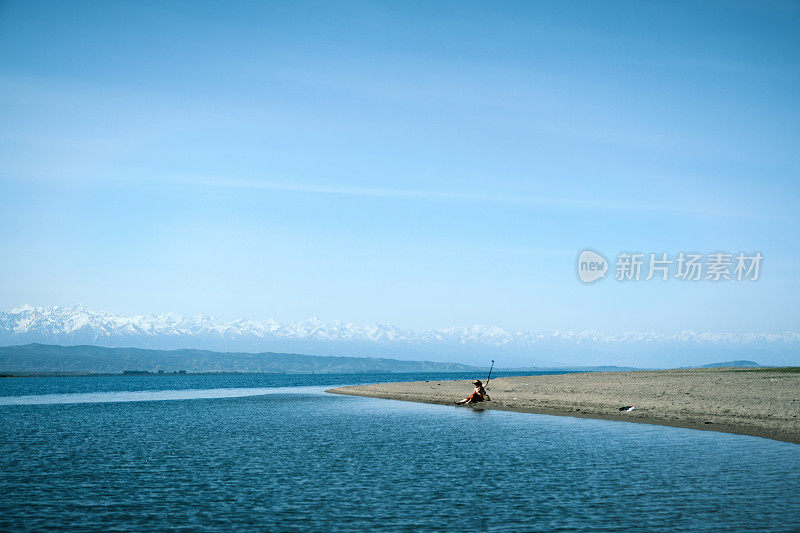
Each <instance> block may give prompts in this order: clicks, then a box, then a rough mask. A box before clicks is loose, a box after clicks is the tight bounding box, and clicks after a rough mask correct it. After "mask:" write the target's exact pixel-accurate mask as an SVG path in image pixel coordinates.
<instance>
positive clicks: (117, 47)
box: [0, 1, 800, 333]
mask: <svg viewBox="0 0 800 533" xmlns="http://www.w3.org/2000/svg"><path fill="white" fill-rule="evenodd" d="M798 94H800V6H798V4H796V3H791V2H785V3H784V2H758V3H750V4H745V3H733V2H726V3H703V4H702V5H696V3H693V2H686V3H669V4H668V5H664V4H662V3H656V2H652V3H649V2H629V3H614V4H610V3H607V4H606V3H604V4H600V3H581V2H578V3H571V4H569V5H568V6H565V5H563V3H560V2H550V3H533V2H519V3H515V2H497V3H495V2H492V3H468V2H459V3H455V2H453V3H450V2H363V3H361V2H339V3H335V2H318V3H314V2H311V3H304V2H229V3H228V2H226V3H212V2H185V3H183V2H129V3H125V2H113V3H112V2H105V3H104V2H91V3H89V2H87V3H73V2H14V1H11V2H9V1H6V2H2V3H0V229H2V231H1V232H0V256H2V260H0V308H2V309H5V310H8V309H10V308H11V307H13V306H16V305H20V304H23V303H30V304H34V305H52V304H59V305H72V304H74V303H78V302H80V303H83V304H85V305H86V306H88V307H90V308H94V309H104V310H109V311H115V312H119V313H143V312H170V311H171V312H177V313H181V314H197V313H209V314H213V315H215V316H218V317H220V318H223V319H234V318H237V317H240V316H245V317H249V318H254V319H264V318H267V317H275V318H276V319H279V320H294V319H305V318H308V317H310V316H318V317H320V318H321V319H323V320H345V321H351V320H352V321H359V322H374V321H387V322H391V323H394V324H397V325H399V326H405V327H412V328H427V327H447V326H452V325H468V324H475V323H483V324H496V325H500V326H504V327H507V328H514V329H543V330H553V329H558V330H565V329H566V330H583V329H595V330H600V331H605V332H610V333H613V332H621V331H631V330H634V331H640V330H653V331H656V332H661V333H673V332H676V331H680V330H683V329H692V330H695V331H726V332H734V333H744V332H783V331H786V330H797V329H798V328H800V311H798V309H799V307H798V305H797V301H798V300H800V285H799V284H798V280H797V271H798V266H800V249H799V247H798V243H800V235H798V228H800V224H799V223H798V222H800V221H799V220H798V218H800V217H798V213H797V207H798V205H799V204H800V202H799V201H800V179H798V171H800V165H798V163H800V149H798V148H800V146H798V145H799V143H798V141H799V140H800V113H799V111H800V109H799V108H798V100H797V98H798ZM587 247H589V248H592V249H596V250H599V251H601V252H603V253H604V254H606V256H607V257H609V258H610V259H612V260H613V258H614V257H615V256H616V254H617V253H619V252H621V251H639V252H644V253H648V252H656V253H661V252H668V253H670V254H677V253H678V252H681V251H699V252H703V253H710V252H715V251H718V250H724V251H728V252H732V253H736V252H739V251H744V252H755V251H760V252H761V253H762V254H763V256H764V263H763V266H762V273H761V279H759V280H758V281H757V282H750V283H745V282H742V283H734V282H727V283H712V282H698V283H681V282H679V281H676V280H672V281H668V282H656V281H651V282H644V281H641V282H637V283H627V284H625V283H620V282H616V281H614V280H613V279H606V280H604V281H601V282H598V283H595V284H593V285H583V284H581V283H580V282H579V281H578V279H577V277H576V273H575V260H576V257H577V254H578V253H579V252H580V251H581V250H582V249H584V248H587Z"/></svg>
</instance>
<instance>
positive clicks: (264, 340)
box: [0, 305, 800, 366]
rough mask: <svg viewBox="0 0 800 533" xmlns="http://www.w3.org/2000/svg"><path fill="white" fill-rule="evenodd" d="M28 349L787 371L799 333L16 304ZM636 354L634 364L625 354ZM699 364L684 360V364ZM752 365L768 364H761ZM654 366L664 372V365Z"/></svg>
mask: <svg viewBox="0 0 800 533" xmlns="http://www.w3.org/2000/svg"><path fill="white" fill-rule="evenodd" d="M31 342H37V343H45V344H93V345H98V346H109V347H141V348H159V349H164V348H202V349H209V350H247V351H291V352H296V353H308V354H318V355H369V356H378V357H381V356H391V357H398V358H417V357H419V356H426V357H431V358H433V360H448V361H459V362H465V363H483V362H485V359H486V358H487V357H493V358H500V359H505V361H506V362H507V364H505V365H504V366H557V365H560V364H634V366H645V365H653V364H654V363H657V361H654V360H652V354H654V353H661V352H664V350H667V351H668V352H669V351H672V352H673V357H672V360H673V363H672V364H674V365H678V364H684V363H686V361H685V359H686V358H685V357H684V355H681V354H679V353H676V352H677V351H680V352H682V353H683V352H687V353H688V352H691V353H692V354H696V353H697V352H698V350H699V351H701V352H702V351H703V350H705V352H707V353H709V352H710V353H716V352H720V354H721V355H722V353H724V352H721V351H720V350H725V351H727V352H730V351H731V350H735V351H737V352H738V353H741V352H742V351H750V352H757V353H762V355H769V354H771V355H769V356H770V357H772V358H773V359H776V360H777V359H780V361H784V360H787V361H789V362H791V360H793V358H794V359H795V360H796V359H797V354H798V353H800V333H798V332H794V331H788V332H785V333H782V334H747V335H736V334H728V333H695V332H693V331H683V332H681V333H678V334H675V335H663V334H657V333H652V332H644V333H641V332H638V333H624V334H619V335H604V334H601V333H598V332H595V331H583V332H564V331H552V332H537V331H509V330H506V329H503V328H500V327H496V326H483V325H476V326H471V327H453V328H447V329H428V330H421V331H417V330H410V329H401V328H397V327H394V326H392V325H390V324H385V323H376V324H357V323H352V322H350V323H345V322H338V321H334V322H322V321H320V320H318V319H316V318H312V319H309V320H306V321H302V322H278V321H276V320H273V319H270V320H266V321H255V320H246V319H239V320H235V321H232V322H225V321H221V320H218V319H216V318H214V317H212V316H208V315H200V316H195V317H181V316H178V315H174V314H162V315H153V314H148V315H135V316H121V315H117V314H113V313H109V312H103V311H101V312H96V311H91V310H89V309H86V308H85V307H83V306H80V305H77V306H74V307H59V306H52V307H32V306H28V305H25V306H21V307H17V308H14V309H12V310H11V311H10V312H7V313H6V312H0V345H13V344H26V343H31ZM637 353H638V354H639V356H636V355H635V354H637ZM592 354H595V355H594V356H592ZM613 354H616V357H614V358H613V360H612V359H610V358H609V355H613ZM648 354H650V355H648ZM601 355H602V357H600V356H601ZM727 355H728V354H726V356H727ZM587 356H589V357H588V359H587ZM631 356H633V357H631ZM691 358H692V357H690V359H691ZM750 358H751V359H752V358H754V357H753V356H751V357H750ZM728 359H730V357H729V358H728ZM762 359H763V357H762ZM637 361H638V362H637ZM702 362H704V361H693V360H692V361H689V362H688V364H700V363H702ZM708 362H714V361H708ZM759 362H762V364H769V362H768V361H759ZM664 363H666V364H667V365H670V363H669V362H666V361H665V362H664ZM664 363H661V364H664ZM777 364H783V363H777ZM656 366H658V365H656Z"/></svg>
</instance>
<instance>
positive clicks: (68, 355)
mask: <svg viewBox="0 0 800 533" xmlns="http://www.w3.org/2000/svg"><path fill="white" fill-rule="evenodd" d="M132 370H138V371H149V372H158V371H159V370H160V371H164V372H178V371H181V370H185V371H189V372H295V373H301V372H302V373H312V372H318V373H325V372H328V373H341V372H468V371H474V370H478V369H477V368H476V367H472V366H468V365H462V364H458V363H436V362H431V361H400V360H397V359H380V358H374V357H335V356H318V355H304V354H294V353H293V354H287V353H271V352H265V353H237V352H212V351H208V350H146V349H141V348H104V347H101V346H57V345H47V344H27V345H24V346H2V347H0V371H5V372H108V373H111V372H124V371H132Z"/></svg>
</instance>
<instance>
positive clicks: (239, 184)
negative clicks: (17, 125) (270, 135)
mask: <svg viewBox="0 0 800 533" xmlns="http://www.w3.org/2000/svg"><path fill="white" fill-rule="evenodd" d="M169 181H171V182H173V183H177V184H181V185H187V186H206V187H221V188H232V189H253V190H263V191H275V192H289V193H304V194H320V195H331V196H355V197H374V198H390V199H397V200H410V201H414V200H417V201H433V202H478V203H492V204H508V205H519V206H527V207H540V208H547V209H564V210H596V211H626V212H661V213H677V214H691V215H696V216H707V217H738V218H759V219H771V220H775V219H784V218H786V217H785V216H783V215H780V214H770V213H761V212H758V211H757V210H754V209H747V208H740V209H718V208H717V209H714V208H707V207H695V206H683V205H675V204H659V203H649V202H630V201H613V200H610V199H607V198H595V199H589V198H581V197H559V196H546V195H529V194H528V195H525V194H519V195H517V194H497V193H479V192H456V191H437V190H426V189H399V188H398V189H392V188H381V187H353V186H321V185H313V184H303V183H287V182H279V181H267V180H254V179H243V178H223V177H212V176H188V177H187V176H185V177H178V178H171V179H169Z"/></svg>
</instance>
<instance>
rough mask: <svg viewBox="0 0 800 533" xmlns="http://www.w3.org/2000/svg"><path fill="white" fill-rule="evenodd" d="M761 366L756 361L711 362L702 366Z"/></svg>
mask: <svg viewBox="0 0 800 533" xmlns="http://www.w3.org/2000/svg"><path fill="white" fill-rule="evenodd" d="M756 366H761V365H759V364H758V363H756V362H755V361H724V362H722V363H711V364H710V365H703V366H702V368H745V367H746V368H750V367H756Z"/></svg>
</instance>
